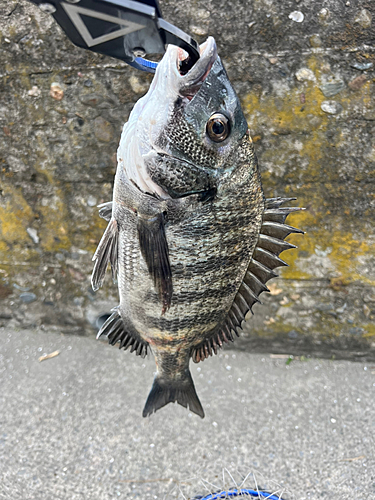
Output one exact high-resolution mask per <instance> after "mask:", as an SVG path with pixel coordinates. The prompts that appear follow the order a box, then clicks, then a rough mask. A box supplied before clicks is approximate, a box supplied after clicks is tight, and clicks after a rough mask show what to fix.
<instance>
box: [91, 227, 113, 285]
mask: <svg viewBox="0 0 375 500" xmlns="http://www.w3.org/2000/svg"><path fill="white" fill-rule="evenodd" d="M92 260H94V261H95V265H94V270H93V272H92V276H91V284H92V288H93V290H94V291H96V290H98V289H99V288H100V287H101V286H102V284H103V280H104V276H105V272H106V270H107V266H108V263H109V262H110V263H111V269H112V278H113V280H115V279H116V276H117V260H118V228H117V222H116V221H115V219H111V221H110V222H109V224H108V226H107V229H106V230H105V232H104V234H103V236H102V239H101V240H100V243H99V245H98V248H97V249H96V252H95V254H94V257H93V258H92Z"/></svg>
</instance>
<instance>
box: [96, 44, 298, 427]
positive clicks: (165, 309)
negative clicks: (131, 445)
mask: <svg viewBox="0 0 375 500" xmlns="http://www.w3.org/2000/svg"><path fill="white" fill-rule="evenodd" d="M200 52H201V57H200V59H199V60H198V61H197V62H196V63H195V64H194V66H193V67H192V68H191V69H190V70H189V71H188V72H187V73H186V74H184V72H183V71H182V69H181V68H183V64H181V62H182V60H183V57H184V53H183V51H182V50H181V49H179V48H177V47H175V46H169V47H168V49H167V52H166V54H165V55H164V57H163V59H162V61H161V62H160V63H159V65H158V68H157V71H156V74H155V77H154V79H153V81H152V84H151V87H150V89H149V91H148V93H147V94H146V95H145V96H144V97H143V98H141V99H140V100H139V101H138V102H137V103H136V105H135V106H134V109H133V111H132V113H131V115H130V117H129V121H128V122H127V123H126V124H125V125H124V128H123V132H122V136H121V141H120V145H119V148H118V154H117V159H118V166H117V172H116V178H115V184H114V191H113V201H112V202H110V203H107V204H104V205H102V207H101V210H100V215H101V216H102V217H103V218H105V219H107V220H108V226H107V229H106V231H105V233H104V235H103V237H102V239H101V241H100V243H99V246H98V248H97V250H96V252H95V255H94V257H93V260H94V261H95V266H94V271H93V275H92V285H93V288H94V290H97V289H98V288H99V287H100V286H101V284H102V282H103V279H104V275H105V272H106V268H107V265H108V263H110V264H111V268H112V274H113V277H114V278H115V279H116V278H117V281H118V288H119V295H120V304H119V305H118V306H117V307H116V308H115V309H114V310H113V314H112V315H111V316H110V318H109V319H108V320H107V321H106V322H105V323H104V325H103V326H102V328H101V329H100V332H99V333H98V337H105V338H107V339H108V340H109V342H110V344H113V345H114V344H117V343H119V347H120V348H124V349H128V348H129V349H130V351H131V352H133V351H134V352H135V353H136V354H137V355H140V356H145V355H146V353H147V352H148V351H151V352H152V353H153V355H154V357H155V361H156V366H157V372H156V375H155V379H154V383H153V386H152V389H151V392H150V394H149V396H148V399H147V401H146V404H145V407H144V410H143V416H147V415H150V414H151V413H153V412H155V411H156V410H158V409H159V408H161V407H163V406H164V405H166V404H168V403H170V402H175V401H177V402H178V403H179V404H181V405H182V406H184V407H186V408H187V407H189V409H190V410H191V411H192V412H194V413H196V414H198V415H200V416H201V417H204V411H203V408H202V405H201V403H200V401H199V399H198V396H197V394H196V391H195V388H194V384H193V380H192V377H191V374H190V370H189V361H190V358H192V359H193V361H194V362H199V361H203V360H204V359H205V358H207V357H208V356H211V355H212V354H213V353H216V352H217V350H218V349H219V348H220V347H222V345H223V344H224V343H226V342H228V341H233V338H234V335H238V330H239V329H240V328H241V324H242V322H243V321H244V319H245V315H246V314H247V313H248V312H249V311H250V310H251V308H252V306H253V304H254V303H255V302H259V298H258V297H259V294H260V293H261V292H264V291H267V290H268V289H267V287H266V285H265V283H266V282H267V280H269V279H270V278H273V277H275V276H276V274H275V272H274V269H275V268H276V267H278V266H283V265H286V264H285V262H284V261H282V260H281V259H280V258H279V254H280V253H281V252H283V251H284V250H287V249H290V248H293V245H291V244H290V243H288V242H285V241H284V238H285V237H286V236H288V235H289V234H290V233H297V232H298V233H299V232H302V231H299V230H298V229H295V228H293V227H290V226H288V225H286V224H285V219H286V217H287V215H288V214H289V213H290V212H293V211H295V210H299V209H298V208H283V207H282V206H281V205H283V203H284V202H288V201H289V199H281V198H275V199H268V200H267V199H265V198H264V196H263V191H262V186H261V180H260V176H259V172H258V165H257V160H256V156H255V153H254V147H253V144H252V141H251V138H250V135H249V132H248V127H247V123H246V120H245V117H244V115H243V113H242V110H241V106H240V102H239V100H238V97H237V95H236V93H235V91H234V89H233V87H232V86H231V84H230V82H229V79H228V76H227V74H226V72H225V70H224V68H223V65H222V62H221V60H220V58H219V57H218V55H217V49H216V44H215V41H214V39H213V38H211V37H210V38H208V40H207V41H206V42H205V43H204V44H202V45H201V47H200Z"/></svg>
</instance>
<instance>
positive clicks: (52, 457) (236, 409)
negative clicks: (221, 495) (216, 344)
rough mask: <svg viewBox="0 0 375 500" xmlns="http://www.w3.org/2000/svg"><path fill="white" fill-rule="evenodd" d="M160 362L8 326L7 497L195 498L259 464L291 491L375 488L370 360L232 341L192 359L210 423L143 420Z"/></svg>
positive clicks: (180, 417) (170, 412)
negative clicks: (229, 346) (248, 349)
mask: <svg viewBox="0 0 375 500" xmlns="http://www.w3.org/2000/svg"><path fill="white" fill-rule="evenodd" d="M56 350H59V351H60V354H59V355H58V356H57V357H54V358H52V359H48V360H45V361H43V362H38V358H39V357H40V356H41V355H43V354H48V353H51V352H53V351H56ZM153 371H154V362H153V360H152V359H146V360H141V359H139V358H136V356H134V355H133V354H129V353H127V352H126V353H124V352H121V351H119V350H118V349H115V348H113V347H111V346H108V345H107V344H104V343H102V342H97V341H95V340H94V338H88V337H76V336H74V337H73V336H67V335H61V334H58V333H46V332H41V331H7V330H4V329H2V330H0V382H1V384H0V498H1V499H12V500H18V499H22V500H28V499H37V500H44V499H46V500H47V499H48V500H55V499H61V500H83V499H85V500H89V499H93V500H94V499H100V500H105V499H110V498H126V499H133V498H134V499H135V498H139V499H163V498H165V499H169V498H171V499H172V498H180V499H184V498H186V499H188V498H191V497H192V496H193V495H194V494H198V493H201V494H203V493H205V492H207V490H208V489H209V490H215V489H216V488H221V487H222V486H223V485H227V486H229V485H233V481H234V482H235V483H237V484H239V483H240V482H241V478H243V477H245V476H246V475H247V474H249V477H248V478H247V480H246V481H245V486H247V487H249V488H255V487H256V484H258V485H259V486H260V487H265V488H268V489H269V490H273V491H275V492H277V493H278V494H281V493H283V497H285V498H287V499H291V498H293V499H295V500H304V499H315V498H319V499H321V498H324V499H340V500H345V499H351V500H353V499H355V500H365V499H366V500H369V499H373V498H375V438H374V434H375V367H374V366H371V364H365V363H360V362H356V363H353V362H348V361H327V360H317V359H309V360H306V361H301V360H294V361H292V362H291V363H290V364H289V365H287V364H286V360H285V359H275V358H272V357H270V355H269V354H268V355H261V354H249V353H243V352H236V351H227V352H226V351H223V352H222V353H221V354H220V356H217V357H216V358H212V359H209V360H207V361H205V362H204V363H201V364H199V365H194V364H192V375H193V378H194V380H195V384H196V388H197V392H198V394H199V396H200V399H201V401H202V404H203V406H204V409H205V412H206V418H205V419H204V420H201V419H200V418H199V417H197V416H195V415H192V414H191V413H189V412H188V411H186V410H185V409H184V408H181V407H179V406H177V405H169V406H167V407H166V408H164V409H162V410H160V411H159V412H158V413H156V414H154V415H153V416H152V417H151V418H149V419H143V418H142V417H141V412H142V408H143V404H144V402H145V399H146V397H147V394H148V391H149V389H150V387H151V383H152V377H153ZM231 476H233V481H232V479H231Z"/></svg>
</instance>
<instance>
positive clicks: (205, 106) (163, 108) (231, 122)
mask: <svg viewBox="0 0 375 500" xmlns="http://www.w3.org/2000/svg"><path fill="white" fill-rule="evenodd" d="M186 56H187V54H186V53H185V52H184V51H183V50H182V49H180V48H178V47H176V46H173V45H169V46H168V48H167V51H166V53H165V55H164V57H163V59H162V60H161V62H160V63H159V65H158V67H157V70H156V73H155V77H154V79H153V81H152V84H151V86H150V89H149V91H148V93H147V94H146V95H145V96H144V97H143V98H142V99H140V100H139V101H138V102H137V104H136V105H135V107H134V109H133V111H132V113H131V115H130V117H129V121H128V123H127V124H126V125H125V127H124V131H123V134H122V138H121V142H120V148H119V154H118V156H119V158H121V159H122V160H123V159H124V157H126V158H127V159H126V161H125V162H124V168H125V169H126V170H127V176H128V177H129V178H130V179H132V180H133V182H134V183H135V184H136V185H138V187H140V189H141V190H143V191H145V192H149V193H151V194H156V195H157V196H161V197H163V198H168V197H180V196H186V195H187V194H190V193H195V192H200V191H205V190H207V189H210V187H212V184H213V183H215V179H217V178H218V177H219V176H220V175H221V174H222V172H223V171H225V170H228V169H231V168H234V167H233V164H232V163H230V162H228V158H229V157H230V156H231V155H232V152H233V151H234V150H236V149H237V148H238V144H239V142H240V141H241V140H242V139H243V137H244V136H245V134H246V132H247V129H248V127H247V123H246V119H245V117H244V115H243V112H242V109H241V105H240V102H239V99H238V96H237V94H236V92H235V90H234V89H233V87H232V85H231V83H230V81H229V78H228V75H227V73H226V71H225V69H224V67H223V64H222V62H221V59H220V57H219V56H218V53H217V47H216V43H215V40H214V39H213V38H212V37H209V38H208V39H207V41H206V42H204V43H203V44H202V45H201V46H200V58H199V59H198V61H197V62H196V63H195V64H194V65H193V66H192V67H191V68H190V69H189V70H188V71H185V70H184V58H185V57H186ZM123 161H124V160H123Z"/></svg>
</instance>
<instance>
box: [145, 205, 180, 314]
mask: <svg viewBox="0 0 375 500" xmlns="http://www.w3.org/2000/svg"><path fill="white" fill-rule="evenodd" d="M137 229H138V237H139V244H140V247H141V252H142V256H143V258H144V259H145V261H146V264H147V267H148V271H149V273H150V275H151V277H152V278H153V281H154V285H155V289H156V291H157V292H158V295H159V298H160V300H161V302H162V314H164V313H165V312H166V311H167V310H168V309H169V307H170V305H171V300H172V293H173V287H172V271H171V265H170V262H169V249H168V242H167V238H166V236H165V227H164V214H163V213H159V214H157V215H156V216H154V217H147V216H143V215H142V214H138V223H137Z"/></svg>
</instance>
